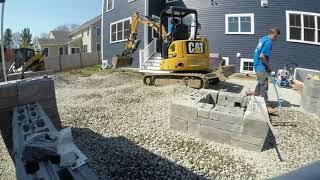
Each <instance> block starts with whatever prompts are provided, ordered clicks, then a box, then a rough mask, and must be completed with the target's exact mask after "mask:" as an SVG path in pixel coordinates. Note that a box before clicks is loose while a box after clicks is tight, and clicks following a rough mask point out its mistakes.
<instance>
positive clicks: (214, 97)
mask: <svg viewBox="0 0 320 180" xmlns="http://www.w3.org/2000/svg"><path fill="white" fill-rule="evenodd" d="M210 95H211V97H212V100H213V101H214V103H215V104H217V102H218V96H219V91H215V90H211V91H210Z"/></svg>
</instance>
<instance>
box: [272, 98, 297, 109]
mask: <svg viewBox="0 0 320 180" xmlns="http://www.w3.org/2000/svg"><path fill="white" fill-rule="evenodd" d="M270 103H271V106H273V107H278V106H279V103H278V101H270ZM281 106H282V107H288V108H290V107H300V105H297V104H291V103H290V102H289V101H286V100H284V99H282V100H281Z"/></svg>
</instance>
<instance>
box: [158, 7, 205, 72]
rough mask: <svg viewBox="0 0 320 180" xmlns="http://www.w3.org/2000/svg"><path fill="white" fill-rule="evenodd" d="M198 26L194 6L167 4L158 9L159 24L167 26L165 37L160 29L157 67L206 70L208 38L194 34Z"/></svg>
mask: <svg viewBox="0 0 320 180" xmlns="http://www.w3.org/2000/svg"><path fill="white" fill-rule="evenodd" d="M199 26H200V24H199V22H198V13H197V11H196V10H194V9H187V8H181V7H172V6H171V7H168V8H167V9H165V10H163V11H162V12H161V14H160V28H163V27H167V28H168V30H169V33H168V36H167V37H166V38H163V37H165V36H164V35H163V34H162V32H163V31H162V30H160V40H161V44H162V50H161V54H162V57H163V60H162V61H161V63H160V69H161V70H165V71H174V72H179V71H180V72H190V71H208V69H209V47H208V41H207V39H205V38H200V37H198V30H199ZM170 31H172V32H170Z"/></svg>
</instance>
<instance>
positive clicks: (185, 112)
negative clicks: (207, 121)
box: [170, 101, 201, 121]
mask: <svg viewBox="0 0 320 180" xmlns="http://www.w3.org/2000/svg"><path fill="white" fill-rule="evenodd" d="M199 106H201V104H194V103H191V102H188V101H177V102H175V103H173V104H172V105H171V108H170V116H171V117H177V118H180V119H183V120H185V121H192V120H193V119H195V118H196V117H197V116H198V107H199Z"/></svg>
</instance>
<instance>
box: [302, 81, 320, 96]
mask: <svg viewBox="0 0 320 180" xmlns="http://www.w3.org/2000/svg"><path fill="white" fill-rule="evenodd" d="M319 92H320V84H319V85H318V84H312V85H311V84H309V85H307V84H305V86H304V89H303V96H309V97H315V98H320V93H319Z"/></svg>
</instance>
